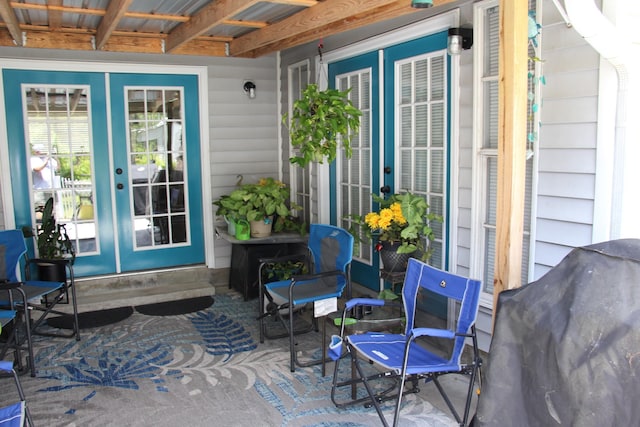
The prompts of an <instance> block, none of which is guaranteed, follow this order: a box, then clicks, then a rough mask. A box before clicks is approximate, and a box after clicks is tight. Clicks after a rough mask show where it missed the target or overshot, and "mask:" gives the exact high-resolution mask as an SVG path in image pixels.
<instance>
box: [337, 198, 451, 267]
mask: <svg viewBox="0 0 640 427" xmlns="http://www.w3.org/2000/svg"><path fill="white" fill-rule="evenodd" d="M372 197H373V201H374V202H375V203H378V205H379V206H380V209H379V210H378V211H377V212H376V211H374V212H369V213H368V214H366V215H365V216H360V215H350V216H348V217H347V218H349V219H351V220H352V226H351V228H350V229H349V231H350V232H351V234H352V235H353V236H354V237H355V238H356V239H359V240H360V241H362V242H364V243H369V242H370V241H371V240H372V239H373V238H374V237H375V238H376V239H377V243H376V250H378V251H379V250H380V249H382V242H390V243H399V246H398V249H397V252H398V253H399V254H403V253H404V254H412V253H416V255H419V256H420V259H422V260H423V261H426V260H428V259H429V256H430V254H431V248H430V244H429V243H430V242H431V241H433V239H434V238H435V236H434V234H433V228H432V227H431V223H432V222H433V221H438V222H442V217H441V216H439V215H436V214H434V213H432V212H429V205H428V204H427V201H426V200H425V199H424V197H422V196H418V195H415V194H412V193H409V192H406V193H401V194H393V195H391V196H390V197H389V198H388V199H383V198H382V197H380V196H378V195H377V194H373V195H372Z"/></svg>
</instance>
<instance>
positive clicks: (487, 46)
mask: <svg viewBox="0 0 640 427" xmlns="http://www.w3.org/2000/svg"><path fill="white" fill-rule="evenodd" d="M529 5H530V7H534V8H535V1H531V2H530V4H529ZM476 13H477V14H480V16H476V19H477V20H480V21H481V22H482V25H479V26H476V37H477V40H478V41H479V42H480V43H481V46H478V51H479V52H482V61H480V63H481V70H480V72H479V73H478V72H476V73H475V75H476V76H480V77H479V78H480V81H476V82H475V84H476V85H477V87H478V88H480V90H479V91H478V96H479V97H480V99H479V100H477V101H478V102H477V104H476V105H480V106H482V109H481V113H480V115H479V116H480V117H481V118H479V119H478V122H477V123H475V124H474V128H475V130H476V132H475V134H476V138H479V141H477V142H476V146H477V147H479V149H478V152H477V155H478V156H479V162H478V164H479V167H480V169H481V172H480V175H481V177H482V182H481V185H480V187H479V191H481V193H482V195H481V197H479V200H480V201H481V206H480V209H479V211H478V212H479V215H478V216H479V218H478V219H477V221H478V224H479V226H480V227H481V229H482V232H481V233H480V235H479V244H478V247H476V248H475V250H477V251H480V253H481V254H483V255H484V257H483V262H482V266H481V268H482V272H481V273H482V278H483V284H484V285H483V286H484V292H486V293H488V294H493V278H494V271H495V255H496V211H497V192H498V65H499V63H498V49H499V31H500V26H499V21H500V14H499V8H498V1H494V0H492V1H486V2H482V3H480V4H478V5H477V6H476ZM477 28H481V30H480V31H481V32H482V34H477V33H478V31H477ZM533 55H534V53H531V56H533ZM530 66H531V67H533V65H532V64H530ZM530 72H533V70H532V69H531V70H530ZM528 114H533V112H532V111H529V112H528ZM528 132H530V131H528ZM522 143H523V144H527V141H526V140H524V141H522ZM532 180H533V157H532V156H529V157H528V159H527V164H526V192H525V209H524V233H523V236H522V254H523V259H522V283H523V284H524V283H527V282H528V265H529V243H530V229H531V197H532ZM488 300H489V299H488Z"/></svg>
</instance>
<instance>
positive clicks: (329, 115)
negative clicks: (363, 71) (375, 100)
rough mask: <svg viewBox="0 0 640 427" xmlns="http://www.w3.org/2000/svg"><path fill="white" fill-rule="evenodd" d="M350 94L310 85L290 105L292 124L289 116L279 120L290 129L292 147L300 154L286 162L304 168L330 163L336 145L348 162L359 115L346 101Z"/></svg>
mask: <svg viewBox="0 0 640 427" xmlns="http://www.w3.org/2000/svg"><path fill="white" fill-rule="evenodd" d="M350 90H351V89H348V90H345V91H340V90H337V89H326V90H322V91H321V90H319V89H318V85H316V84H310V85H308V86H307V87H306V88H305V90H304V91H303V93H302V97H301V98H300V99H298V100H296V101H295V102H294V103H293V110H292V112H291V117H290V118H291V121H290V122H289V115H288V114H285V115H284V116H283V117H282V122H283V123H284V125H285V126H288V128H289V137H290V139H291V145H292V146H293V147H294V149H297V150H298V153H299V155H298V156H293V157H291V158H289V161H290V162H291V163H292V164H297V165H299V166H300V167H306V166H307V165H308V164H309V163H310V162H318V163H323V162H324V160H327V161H328V162H329V163H331V162H332V161H333V160H334V159H335V158H336V153H337V150H338V147H339V145H341V146H342V149H343V150H344V154H345V156H346V158H347V159H350V158H351V138H352V136H353V135H355V134H357V133H358V131H359V130H360V116H361V115H362V112H361V111H360V110H359V109H358V108H356V107H355V106H354V105H353V103H352V102H351V100H350V99H349V97H348V95H349V92H350Z"/></svg>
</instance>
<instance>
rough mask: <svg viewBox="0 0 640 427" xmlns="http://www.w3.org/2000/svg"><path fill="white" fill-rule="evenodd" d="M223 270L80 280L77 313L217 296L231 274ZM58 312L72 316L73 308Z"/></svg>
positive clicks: (196, 269) (62, 307)
mask: <svg viewBox="0 0 640 427" xmlns="http://www.w3.org/2000/svg"><path fill="white" fill-rule="evenodd" d="M220 270H226V271H220ZM220 270H211V269H208V268H207V267H206V266H196V267H185V268H179V269H171V270H161V271H145V272H138V273H127V274H121V275H113V276H100V277H92V278H79V279H76V281H75V285H76V301H77V304H78V312H79V313H84V312H87V311H97V310H105V309H110V308H118V307H126V306H136V305H144V304H154V303H159V302H167V301H176V300H180V299H187V298H196V297H201V296H208V295H215V293H216V287H223V286H225V285H226V283H222V282H224V281H225V280H228V270H227V269H220ZM58 308H60V311H63V312H67V313H69V312H71V306H70V305H67V304H61V305H58Z"/></svg>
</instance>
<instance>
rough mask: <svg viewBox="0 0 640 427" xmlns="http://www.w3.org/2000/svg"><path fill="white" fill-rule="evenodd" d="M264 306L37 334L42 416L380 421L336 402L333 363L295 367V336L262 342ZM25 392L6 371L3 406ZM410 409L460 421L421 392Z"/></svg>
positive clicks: (37, 416)
mask: <svg viewBox="0 0 640 427" xmlns="http://www.w3.org/2000/svg"><path fill="white" fill-rule="evenodd" d="M257 308H258V306H257V300H252V301H247V302H245V301H243V299H242V296H241V295H239V294H236V293H231V294H226V295H220V296H216V302H215V304H213V305H212V306H211V307H208V308H207V309H205V310H202V311H199V312H197V313H192V314H187V315H178V316H146V315H143V314H140V313H133V314H132V315H131V316H130V317H129V318H127V319H126V320H124V321H121V322H119V323H115V324H111V325H106V326H102V327H99V328H94V329H89V330H85V331H84V332H83V334H82V340H81V341H79V342H78V341H76V340H73V339H64V338H48V337H36V342H35V344H34V345H35V349H36V357H35V359H36V367H37V372H38V373H37V377H36V378H31V377H30V376H28V375H23V376H22V377H21V381H22V385H23V387H24V389H25V393H26V395H27V402H28V405H29V407H30V409H31V413H32V415H33V418H34V422H35V424H36V425H42V426H45V425H46V426H121V425H127V426H151V425H153V426H177V425H191V426H212V425H220V426H249V425H251V426H323V427H330V426H378V425H380V420H379V418H378V416H377V415H376V413H375V410H373V409H368V408H364V407H363V406H354V407H350V408H347V409H338V408H336V407H335V405H333V403H332V402H331V399H330V389H331V381H332V372H333V365H330V366H328V369H327V372H328V373H329V375H327V376H325V377H322V376H321V374H320V372H321V371H320V366H314V367H310V368H297V369H296V372H295V373H292V372H290V371H289V352H288V340H287V339H286V338H285V339H279V340H267V341H266V342H265V343H263V344H260V343H259V340H258V328H257V323H258V322H257V321H256V320H255V316H256V313H257V311H258V309H257ZM319 343H320V336H319V334H318V333H315V332H312V333H309V334H305V335H303V336H300V340H299V346H300V347H301V348H318V347H319ZM317 351H319V350H317ZM317 351H316V354H315V355H317V354H318V353H317ZM302 356H303V357H305V354H302ZM344 365H347V366H348V365H349V364H347V363H345V364H342V366H344ZM15 396H16V393H15V386H14V384H13V381H11V379H10V378H0V406H4V405H6V404H8V403H9V402H12V401H13V399H14V397H15ZM385 411H386V412H387V413H388V414H390V413H391V404H388V405H386V406H385ZM401 414H402V419H401V425H403V426H438V427H439V426H453V425H456V424H455V422H454V421H453V420H452V419H451V418H450V417H449V416H448V415H446V414H444V413H443V412H441V411H440V410H438V409H436V408H434V407H433V406H432V405H431V404H430V403H429V402H427V401H426V400H424V399H423V398H422V397H421V395H420V394H417V395H410V396H407V397H406V398H405V403H404V406H403V409H402V413H401Z"/></svg>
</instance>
